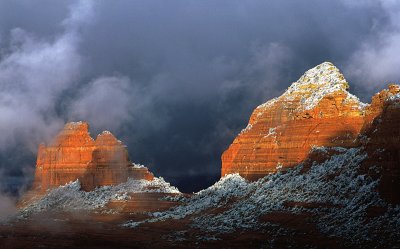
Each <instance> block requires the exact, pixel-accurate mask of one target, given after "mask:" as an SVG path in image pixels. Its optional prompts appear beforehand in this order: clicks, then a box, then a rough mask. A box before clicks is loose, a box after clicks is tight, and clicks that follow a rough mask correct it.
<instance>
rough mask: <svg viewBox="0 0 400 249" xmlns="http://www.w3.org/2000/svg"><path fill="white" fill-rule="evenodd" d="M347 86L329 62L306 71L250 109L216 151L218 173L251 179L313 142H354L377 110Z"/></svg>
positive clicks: (286, 164) (292, 159)
mask: <svg viewBox="0 0 400 249" xmlns="http://www.w3.org/2000/svg"><path fill="white" fill-rule="evenodd" d="M347 88H348V84H347V82H346V80H345V79H344V77H343V75H342V74H341V73H340V72H339V70H338V69H337V68H336V67H335V66H334V65H333V64H332V63H329V62H325V63H322V64H320V65H318V66H316V67H315V68H312V69H310V70H308V71H307V72H306V73H305V74H304V75H303V76H302V77H301V78H300V79H299V80H298V81H297V82H294V83H293V84H292V85H291V86H290V87H289V88H288V89H287V91H286V92H285V93H284V94H283V95H282V96H280V97H278V98H275V99H272V100H270V101H268V102H266V103H265V104H262V105H260V106H258V107H257V108H256V109H255V110H254V112H253V114H252V115H251V117H250V121H249V124H248V126H247V127H246V128H245V129H244V130H242V132H241V133H240V134H239V135H238V136H237V137H236V138H235V140H234V141H233V143H232V144H231V145H230V147H229V148H228V149H227V150H226V151H225V152H224V153H223V155H222V158H221V159H222V170H221V174H222V176H224V175H226V174H230V173H239V174H240V175H242V176H243V177H245V178H247V179H249V180H255V179H258V178H260V177H262V176H265V175H266V174H269V173H273V172H276V171H278V170H281V169H285V168H290V167H293V166H295V165H297V164H299V163H300V162H302V161H303V160H305V159H306V158H307V157H308V154H309V151H310V149H311V148H312V147H313V146H327V147H331V146H340V147H355V146H359V145H360V142H359V140H358V139H357V137H358V135H359V134H360V132H361V131H362V130H363V129H365V128H366V126H367V125H366V123H368V122H367V120H368V121H369V122H370V121H371V120H373V119H374V118H375V116H377V115H378V114H379V113H380V111H381V109H380V108H379V107H374V105H371V106H372V107H369V106H368V105H366V104H364V103H362V102H360V101H359V99H358V98H357V97H355V96H354V95H352V94H350V93H349V92H347Z"/></svg>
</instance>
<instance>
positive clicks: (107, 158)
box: [34, 122, 153, 191]
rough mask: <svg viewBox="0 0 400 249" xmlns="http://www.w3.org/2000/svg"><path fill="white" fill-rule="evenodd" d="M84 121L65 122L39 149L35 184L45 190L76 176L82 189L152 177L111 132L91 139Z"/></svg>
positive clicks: (39, 188)
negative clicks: (132, 159)
mask: <svg viewBox="0 0 400 249" xmlns="http://www.w3.org/2000/svg"><path fill="white" fill-rule="evenodd" d="M88 129H89V125H88V124H87V123H85V122H72V123H68V124H66V125H65V127H64V129H63V130H62V131H61V132H60V133H59V134H58V135H57V137H56V139H55V140H54V142H52V143H51V144H50V145H49V146H45V145H44V144H41V145H40V146H39V150H38V156H37V163H36V172H35V181H34V188H35V189H37V190H40V191H45V190H47V189H49V188H52V187H57V186H60V185H63V184H66V183H68V182H70V181H75V180H76V179H79V180H80V181H81V184H82V189H84V190H92V189H93V188H95V187H98V186H104V185H115V184H119V183H121V182H125V181H126V180H127V178H128V177H130V178H134V179H146V180H151V179H153V174H152V173H150V172H149V171H148V170H147V168H145V167H140V168H139V167H135V166H134V165H133V164H132V163H131V162H130V161H129V158H128V151H127V149H126V146H125V145H123V144H122V142H121V141H119V140H117V139H116V138H115V137H114V136H113V135H112V134H111V133H110V132H108V131H104V132H103V133H101V134H100V135H98V136H97V138H96V140H94V139H93V138H92V137H91V136H90V134H89V131H88Z"/></svg>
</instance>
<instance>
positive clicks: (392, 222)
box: [124, 148, 400, 244]
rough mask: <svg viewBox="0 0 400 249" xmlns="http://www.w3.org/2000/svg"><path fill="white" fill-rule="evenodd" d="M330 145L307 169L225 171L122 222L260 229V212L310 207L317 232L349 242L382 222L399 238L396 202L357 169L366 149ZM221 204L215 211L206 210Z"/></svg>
mask: <svg viewBox="0 0 400 249" xmlns="http://www.w3.org/2000/svg"><path fill="white" fill-rule="evenodd" d="M331 149H333V150H335V151H336V152H337V153H338V154H337V155H334V156H332V157H331V158H330V159H329V160H327V161H325V162H323V163H320V164H315V163H314V164H313V165H312V166H311V168H310V169H309V170H308V171H306V170H303V171H302V169H303V165H299V166H297V167H295V168H294V169H291V170H289V171H288V172H286V173H282V172H279V173H276V174H271V175H268V176H266V177H264V178H262V179H260V180H258V181H256V182H247V181H246V180H244V179H243V178H242V177H240V176H239V175H238V174H231V175H227V176H225V177H223V178H222V179H221V180H220V181H218V182H217V183H216V184H214V185H213V186H211V187H209V188H208V189H206V190H203V191H200V192H198V193H196V194H195V195H194V196H193V197H191V198H188V199H182V202H183V204H182V205H180V206H178V207H176V208H173V209H171V210H169V211H165V212H158V213H154V214H153V216H154V217H153V218H151V219H148V220H145V221H141V222H134V221H131V222H127V223H126V224H124V225H125V226H128V227H137V226H140V225H141V224H142V223H146V222H159V221H165V220H169V219H183V218H186V219H188V218H189V219H190V220H191V226H192V228H196V229H200V230H202V231H204V232H205V233H208V234H213V236H214V235H218V234H223V233H232V232H235V231H236V230H238V229H239V230H243V229H244V230H248V229H250V230H258V229H261V228H262V227H264V226H266V225H267V224H266V223H263V222H261V221H260V217H262V216H263V215H266V214H268V213H272V212H276V211H280V212H288V213H295V214H296V213H301V212H303V211H307V212H311V213H312V217H313V218H314V219H315V223H316V224H317V228H318V229H319V231H320V232H321V233H323V234H327V235H329V236H338V237H341V238H346V240H349V241H350V243H352V244H358V243H364V242H365V241H368V240H371V239H374V237H379V233H378V232H377V231H379V230H380V228H381V227H385V229H386V231H390V233H389V234H391V235H393V236H394V237H395V238H397V239H398V238H399V235H400V207H398V206H390V205H388V204H386V203H385V202H384V201H382V200H381V199H380V197H379V195H378V193H377V192H376V191H375V188H376V185H377V183H378V182H377V181H373V180H372V179H371V178H369V177H367V176H365V175H360V174H359V172H358V169H359V167H360V163H361V162H362V161H363V160H364V159H365V157H366V156H367V155H366V154H365V153H363V152H362V151H361V150H360V149H357V148H353V149H344V148H331ZM322 151H323V150H322ZM304 171H306V172H304ZM288 203H297V204H298V205H287V204H288ZM307 204H309V205H311V206H314V208H312V209H310V208H309V207H307ZM221 207H223V209H221V211H220V212H207V211H210V210H211V209H213V210H215V209H218V208H221ZM371 207H384V208H386V212H385V213H384V214H383V215H382V216H378V217H375V218H368V217H367V211H368V209H369V208H371ZM396 236H397V237H396Z"/></svg>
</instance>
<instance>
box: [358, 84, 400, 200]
mask: <svg viewBox="0 0 400 249" xmlns="http://www.w3.org/2000/svg"><path fill="white" fill-rule="evenodd" d="M371 116H372V117H371ZM399 124H400V86H399V85H390V86H389V89H385V90H382V91H381V92H379V93H377V94H376V95H375V96H373V97H372V103H371V105H370V106H369V107H368V109H367V116H366V123H365V126H364V131H363V133H362V136H360V140H361V142H362V145H363V147H364V148H365V151H366V152H367V153H368V157H367V159H366V160H365V161H364V162H363V164H362V171H363V172H362V173H366V174H368V175H370V176H372V177H374V178H376V179H379V185H378V191H379V193H380V194H381V196H382V197H383V198H384V199H385V200H386V201H388V202H390V203H396V204H398V203H400V191H399V189H400V126H399Z"/></svg>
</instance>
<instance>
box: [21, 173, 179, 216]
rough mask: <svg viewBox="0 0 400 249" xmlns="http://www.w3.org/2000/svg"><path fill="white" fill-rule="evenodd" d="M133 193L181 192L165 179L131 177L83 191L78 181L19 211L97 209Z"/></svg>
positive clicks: (30, 212)
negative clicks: (113, 184) (116, 183)
mask: <svg viewBox="0 0 400 249" xmlns="http://www.w3.org/2000/svg"><path fill="white" fill-rule="evenodd" d="M131 193H173V194H179V193H180V192H179V190H178V189H177V188H176V187H173V186H171V185H170V184H169V183H167V182H166V181H164V179H163V178H161V177H160V178H157V177H155V178H153V180H151V181H147V180H133V179H128V181H127V182H125V183H121V184H119V185H116V186H103V187H98V188H96V189H95V190H93V191H90V192H87V191H82V190H81V185H80V182H79V180H76V181H74V182H71V183H68V184H66V185H64V186H60V187H58V188H55V189H52V190H50V191H48V192H47V193H46V194H45V195H44V196H43V197H41V198H39V199H37V200H35V201H33V202H31V203H30V204H29V205H27V206H26V207H24V208H22V209H21V210H20V211H19V216H20V217H26V216H29V215H31V214H33V213H38V212H44V211H73V210H95V209H98V208H102V207H104V206H105V205H106V204H107V203H109V202H110V201H112V200H120V201H123V200H128V199H130V196H129V194H131Z"/></svg>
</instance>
